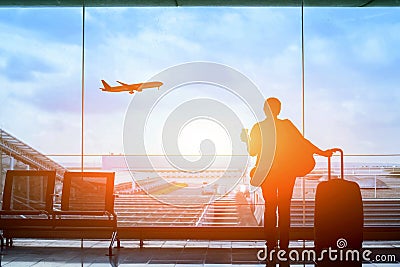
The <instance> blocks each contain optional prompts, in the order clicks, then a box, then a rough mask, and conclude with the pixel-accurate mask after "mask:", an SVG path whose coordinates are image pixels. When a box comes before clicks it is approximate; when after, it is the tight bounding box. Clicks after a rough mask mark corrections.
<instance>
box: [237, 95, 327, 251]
mask: <svg viewBox="0 0 400 267" xmlns="http://www.w3.org/2000/svg"><path fill="white" fill-rule="evenodd" d="M280 111H281V102H280V101H279V99H277V98H275V97H271V98H268V99H267V100H266V101H265V103H264V113H265V115H266V119H265V120H263V121H261V122H258V123H256V124H255V125H254V126H253V127H252V129H251V132H250V136H248V131H247V129H243V131H242V134H241V139H242V141H244V142H246V144H247V150H248V152H249V155H250V156H257V161H256V167H255V168H253V170H252V172H251V174H250V176H253V175H258V176H260V173H261V176H262V179H261V180H260V182H259V186H261V189H262V194H263V197H264V201H265V212H264V230H265V236H266V240H267V248H268V251H271V249H277V248H278V239H277V229H276V224H277V221H278V228H279V237H280V238H279V239H280V242H279V248H280V249H282V250H288V248H289V231H290V202H291V199H292V193H293V187H294V184H295V181H296V177H298V176H304V175H306V174H307V173H309V172H310V171H311V170H312V169H313V168H314V166H315V161H314V158H313V155H314V154H318V155H321V156H325V157H330V156H332V153H333V151H332V150H330V149H328V150H325V151H323V150H321V149H319V148H318V147H317V146H315V145H314V144H312V143H311V142H310V141H309V140H307V139H305V138H304V137H303V135H302V134H301V133H300V132H299V130H298V129H297V128H296V126H295V125H294V124H293V123H292V122H291V121H290V120H288V119H284V120H282V119H279V118H278V115H279V113H280ZM277 209H278V216H279V217H278V218H277V214H276V210H277ZM278 219H279V220H278Z"/></svg>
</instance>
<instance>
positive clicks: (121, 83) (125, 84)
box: [117, 81, 129, 86]
mask: <svg viewBox="0 0 400 267" xmlns="http://www.w3.org/2000/svg"><path fill="white" fill-rule="evenodd" d="M117 83H119V84H120V85H123V86H129V84H127V83H123V82H120V81H117Z"/></svg>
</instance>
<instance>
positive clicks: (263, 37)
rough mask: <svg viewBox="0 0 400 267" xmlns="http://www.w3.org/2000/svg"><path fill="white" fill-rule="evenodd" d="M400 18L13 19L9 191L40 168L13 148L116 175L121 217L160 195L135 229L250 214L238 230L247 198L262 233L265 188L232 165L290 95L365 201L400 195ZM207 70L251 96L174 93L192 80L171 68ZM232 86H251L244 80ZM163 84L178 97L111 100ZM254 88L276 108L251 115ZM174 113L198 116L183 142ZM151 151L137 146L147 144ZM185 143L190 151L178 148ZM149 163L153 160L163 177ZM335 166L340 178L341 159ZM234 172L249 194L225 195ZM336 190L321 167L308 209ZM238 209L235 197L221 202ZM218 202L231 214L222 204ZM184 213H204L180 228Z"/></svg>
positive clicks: (150, 13) (215, 90) (365, 12)
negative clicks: (16, 178) (171, 127)
mask: <svg viewBox="0 0 400 267" xmlns="http://www.w3.org/2000/svg"><path fill="white" fill-rule="evenodd" d="M83 14H84V16H83ZM399 17H400V9H399V8H358V9H355V8H309V7H305V8H304V16H303V21H304V24H303V25H302V9H301V8H300V7H293V8H270V7H265V8H245V7H240V8H229V7H220V8H217V7H190V8H188V7H180V8H175V7H168V8H165V7H152V8H143V7H140V8H137V7H135V8H133V7H124V8H103V7H100V8H93V7H90V8H88V7H86V8H83V7H77V8H2V9H0V37H1V38H0V39H1V40H2V41H1V42H0V70H1V71H0V87H1V89H0V128H1V141H2V144H3V146H2V153H1V162H0V163H1V169H2V179H1V180H0V181H1V184H0V185H1V187H3V182H4V174H5V170H7V169H12V168H15V169H27V168H40V166H36V165H35V166H34V165H32V164H29V163H27V162H26V161H23V160H21V159H19V158H17V157H16V156H14V155H13V154H12V153H11V152H10V147H8V148H7V149H8V150H7V149H6V147H5V146H4V144H5V143H6V142H8V143H7V144H11V145H12V146H13V147H12V148H16V147H19V149H21V151H20V153H25V154H29V155H33V154H36V153H39V154H40V157H41V159H42V160H48V161H50V162H52V164H54V165H52V166H54V167H57V168H59V167H61V168H63V169H65V170H81V169H85V170H102V171H115V172H116V181H115V190H116V193H118V194H120V195H121V198H119V199H117V201H116V203H117V204H116V205H117V211H119V212H122V211H124V210H123V209H120V207H121V206H122V205H121V204H123V203H125V204H126V203H128V204H129V205H132V207H133V209H136V208H135V205H136V204H137V203H139V202H140V201H139V202H135V201H136V200H135V199H134V198H130V197H129V196H132V195H134V196H135V197H137V198H139V200H140V198H145V197H147V196H146V194H145V193H149V194H150V195H151V196H152V197H154V196H155V198H148V199H146V201H147V200H148V201H150V202H146V201H142V203H145V204H144V205H147V206H149V207H153V210H152V212H153V213H152V214H151V216H150V217H146V218H147V219H143V218H139V217H137V218H135V219H133V218H132V217H129V216H128V217H126V218H122V217H121V218H122V219H121V222H120V225H121V226H133V225H141V224H148V223H151V224H153V225H165V224H168V223H170V224H171V223H172V224H173V225H196V226H201V225H215V226H218V225H225V224H224V223H226V225H239V224H238V223H237V220H236V219H237V218H236V217H235V218H236V219H233V221H229V219H226V220H227V221H224V219H222V220H221V219H218V218H217V217H218V216H217V215H216V214H217V213H218V211H219V210H220V209H221V206H222V207H225V208H227V209H228V208H231V207H233V209H234V210H232V209H230V210H229V209H228V211H227V214H230V215H232V214H236V215H238V213H237V212H239V210H240V209H239V208H238V207H240V205H239V206H237V205H236V204H237V202H235V201H237V198H235V196H237V195H240V196H242V197H243V199H245V201H244V202H243V203H247V202H246V201H248V203H252V204H257V205H258V206H257V205H256V206H253V208H255V209H253V210H251V212H252V213H253V214H255V217H256V221H258V222H260V218H261V217H262V211H261V210H260V209H259V208H260V207H263V202H262V198H261V194H260V190H258V191H256V192H255V193H252V194H250V195H249V194H248V189H249V186H248V180H249V178H248V171H249V169H247V170H246V167H248V168H251V167H252V164H253V163H254V162H252V161H251V162H250V163H249V164H247V165H243V166H241V167H240V168H238V169H231V170H229V172H226V171H225V170H224V167H225V165H224V164H226V162H228V161H229V160H228V159H227V158H234V159H237V158H240V157H241V156H245V157H247V152H246V151H245V148H244V144H243V143H242V144H241V149H242V150H238V151H242V152H243V153H242V154H240V153H237V151H235V152H232V151H233V149H232V147H234V146H235V142H240V141H237V140H239V136H240V132H241V130H242V129H241V128H242V127H243V128H247V129H250V128H251V127H252V125H253V124H254V123H255V122H256V121H257V120H259V119H260V118H263V110H262V109H263V102H264V99H265V98H267V97H270V96H275V97H278V98H279V99H280V100H281V102H282V112H281V118H289V119H290V120H291V121H292V122H293V123H294V124H295V125H296V126H297V127H298V129H299V130H300V131H301V132H304V133H305V136H306V138H308V139H309V140H311V141H312V142H313V143H314V144H316V145H317V146H318V147H320V148H322V149H327V148H331V147H340V148H343V150H344V152H345V154H346V156H345V168H346V170H345V175H346V178H347V179H350V180H353V181H356V182H357V183H358V184H359V185H360V187H361V189H362V195H363V197H364V198H365V199H367V198H385V199H387V198H399V190H400V186H399V184H398V181H397V180H398V175H399V172H400V171H399V168H400V167H399V165H400V163H399V157H400V154H399V150H398V149H399V147H400V141H399V139H398V133H399V131H400V128H399V127H400V126H399V125H400V123H399V122H400V115H399V114H400V106H399V101H400V93H399V90H398V84H400V76H399V75H398V69H399V64H400V50H399V49H397V48H398V47H399V45H400V37H399V36H400V20H399ZM83 20H84V21H83ZM302 27H303V29H304V35H303V36H302ZM302 37H304V47H302ZM302 48H304V54H302ZM302 59H304V66H305V68H304V69H302ZM191 62H197V63H199V62H200V63H205V62H206V63H217V64H218V65H219V66H226V68H227V69H229V70H231V72H229V71H228V72H223V73H222V74H221V73H218V72H214V70H213V69H212V67H210V68H209V69H207V68H205V69H204V68H203V69H198V70H200V72H201V73H200V74H204V75H205V76H207V75H209V76H210V77H211V78H210V79H211V80H212V81H215V80H218V79H219V80H220V81H226V82H228V83H229V84H230V85H232V86H233V87H235V86H236V87H237V88H239V89H237V91H236V94H234V93H232V92H231V91H229V90H226V88H225V87H224V86H223V84H222V85H221V84H216V83H215V82H208V83H204V81H202V80H196V81H191V82H192V83H185V82H183V83H182V84H179V86H175V87H173V86H172V87H170V85H169V84H168V82H169V81H170V80H171V79H172V80H174V79H175V80H179V81H186V80H185V79H189V76H190V75H188V73H187V72H185V71H180V72H175V73H174V75H175V76H174V77H171V76H169V75H167V74H165V73H168V72H166V70H169V69H170V68H171V67H174V66H180V65H181V64H184V63H191ZM235 71H236V72H235ZM303 71H304V72H303ZM203 72H204V73H203ZM232 73H241V74H242V75H243V77H246V78H243V80H240V79H237V76H232ZM191 74H193V73H191ZM302 74H304V78H305V80H304V81H305V83H304V85H305V86H304V88H303V87H302ZM163 75H164V76H163ZM205 76H202V77H205ZM241 77H242V76H241ZM154 79H155V80H157V81H160V82H163V83H164V85H161V86H154V87H155V88H147V89H143V91H140V90H139V91H134V92H133V94H130V93H129V92H128V91H122V92H107V91H104V90H101V88H105V89H107V88H106V87H107V86H110V88H111V89H112V88H115V87H117V86H121V87H119V88H122V89H124V88H125V89H126V88H127V86H126V85H124V83H126V84H129V85H131V84H138V83H142V82H148V81H154ZM102 80H104V81H105V83H107V84H105V83H103V82H102ZM175 80H174V81H175ZM244 80H246V81H250V82H252V83H254V85H255V86H257V95H258V96H260V97H259V98H258V99H256V100H255V102H254V103H256V104H255V105H253V106H251V108H250V110H249V107H248V106H246V104H248V103H247V102H246V101H247V100H248V99H246V98H245V97H244V96H245V95H246V94H252V93H249V92H251V90H253V89H250V88H247V87H246V86H247V85H248V84H246V83H244V82H243V81H244ZM117 81H119V82H121V83H119V82H117ZM157 87H159V88H157ZM228 87H229V86H228ZM131 88H132V87H131ZM108 89H109V88H108ZM136 89H138V88H136ZM157 89H159V90H157ZM303 89H304V91H302V90H303ZM246 90H247V92H246ZM237 92H240V93H237ZM157 94H158V95H157ZM156 95H157V96H159V99H158V100H159V101H157V102H155V104H154V105H153V109H152V110H153V113H151V114H150V115H149V116H147V117H146V118H145V119H146V120H147V121H146V122H147V124H148V128H146V129H145V130H144V132H145V134H144V135H143V136H141V135H135V134H133V135H131V136H129V134H130V133H131V132H128V133H127V132H126V129H131V128H132V127H133V128H135V125H133V126H132V125H130V124H129V123H132V120H133V119H135V116H134V115H135V114H137V115H141V114H142V113H141V112H142V111H143V110H145V108H146V101H149V100H148V99H151V98H152V97H153V96H156ZM205 99H206V100H207V101H209V102H207V101H205ZM194 100H199V102H196V101H194ZM211 100H212V101H211ZM191 101H192V102H191ZM201 101H203V102H201ZM204 101H205V102H204ZM184 103H188V104H186V108H187V109H185V107H184V106H182V105H183V104H184ZM202 103H206V104H202ZM207 103H208V104H207ZM216 103H218V104H221V106H216V105H215V104H216ZM303 103H304V106H303ZM216 107H217V108H216ZM303 108H304V110H305V113H303ZM195 109H199V110H200V109H201V110H205V111H209V112H211V111H213V109H215V110H217V111H218V112H216V113H212V112H211V113H210V114H215V117H213V116H212V115H208V116H205V115H204V114H203V115H202V116H199V115H196V114H197V113H193V114H194V115H193V116H192V117H190V116H189V115H190V114H192V113H191V112H193V110H195ZM227 110H228V111H232V114H234V115H235V116H237V117H239V119H240V122H241V123H242V124H243V125H241V126H240V127H237V129H236V130H235V131H229V129H230V128H229V127H233V125H236V124H235V122H233V121H232V123H231V121H229V120H226V121H225V122H227V123H226V124H224V123H221V122H219V121H218V118H220V116H221V117H223V115H224V114H225V113H224V112H227ZM252 111H254V113H255V115H254V114H252ZM135 112H138V113H135ZM226 114H228V113H226ZM229 114H231V113H229ZM174 116H176V119H175V120H182V121H183V118H186V119H187V118H189V119H187V120H186V121H183V122H184V123H183V124H181V125H180V126H179V127H180V128H179V131H176V133H177V135H176V136H173V137H174V138H175V139H176V140H175V139H174V138H172V139H171V138H170V139H168V138H167V137H168V135H167V136H165V135H163V131H164V130H165V129H164V128H165V124H166V122H168V119H169V118H175V117H174ZM185 116H186V117H185ZM188 116H189V117H188ZM257 116H258V117H257ZM137 117H140V116H137ZM232 118H236V117H234V116H233V115H232ZM303 122H304V129H303ZM238 125H239V124H238ZM141 126H142V125H141ZM129 127H131V128H129ZM227 129H228V130H227ZM133 133H136V132H135V131H133ZM174 133H175V132H174ZM127 134H128V137H127ZM127 139H128V140H129V139H130V140H135V139H138V140H139V141H140V142H142V143H144V145H145V146H146V148H148V150H140V149H137V150H130V149H128V150H127V147H126V145H127V144H126V142H127V141H126V140H127ZM142 139H146V140H142ZM203 141H205V142H203ZM209 141H211V143H213V144H210V142H209ZM140 142H134V141H132V144H131V146H135V145H136V144H139V143H140ZM165 142H166V143H165ZM171 143H176V147H177V148H179V149H177V150H168V146H169V144H171ZM213 145H214V147H213ZM213 149H215V150H213ZM132 151H134V152H132ZM171 151H172V152H176V153H172V152H171ZM13 153H14V152H13ZM208 153H209V154H208ZM126 154H128V155H126ZM176 154H179V155H176ZM232 154H234V155H233V156H232ZM244 154H246V155H244ZM202 155H203V156H204V155H205V158H203V159H205V161H207V160H209V159H210V158H211V159H212V160H211V161H210V164H209V165H207V164H205V165H204V166H206V168H205V169H204V170H203V171H199V169H196V168H198V166H197V165H196V164H192V165H190V164H191V163H192V162H195V163H199V164H200V163H202V161H201V160H199V159H202V158H201V157H202ZM125 156H127V157H125ZM167 156H168V157H167ZM180 156H181V158H180V160H184V161H185V162H186V163H187V164H189V165H190V166H192V167H193V168H192V169H191V167H188V168H184V169H182V168H177V165H176V161H175V160H176V158H174V157H180ZM213 157H215V158H213ZM145 158H150V163H151V164H152V168H151V169H149V168H148V165H146V164H148V162H146V159H145ZM333 161H334V173H333V175H334V176H337V175H338V173H339V168H338V166H339V164H338V158H337V157H335V158H334V160H333ZM129 162H134V166H135V167H134V168H132V166H130V165H129ZM200 165H201V164H200ZM204 166H203V167H204ZM223 175H226V177H227V178H232V179H236V180H237V183H235V186H227V185H225V184H220V183H218V180H219V178H221V176H223ZM132 178H134V179H133V180H132ZM324 179H326V159H325V158H320V157H317V166H316V169H315V170H314V172H313V173H311V174H310V175H308V176H307V177H306V178H299V179H297V182H296V186H295V190H294V193H293V198H294V199H295V201H296V203H297V204H299V203H300V204H299V205H304V203H305V201H306V200H307V201H311V202H312V201H313V200H314V197H315V190H316V186H317V184H318V183H319V182H320V181H322V180H324ZM138 180H140V181H141V183H138ZM231 189H233V190H231ZM194 196H197V198H196V197H194ZM223 196H225V198H226V199H225V200H220V198H221V197H223ZM132 199H134V200H132ZM157 199H158V200H159V201H157ZM215 199H219V200H218V201H220V202H219V204H214V203H212V204H210V203H208V201H209V200H215ZM243 199H242V200H243ZM299 200H302V201H303V202H301V201H299ZM130 201H131V202H130ZM152 201H155V202H152ZM204 201H205V202H204ZM192 202H193V203H192ZM197 202H198V203H200V204H202V205H197V206H196V209H193V210H192V211H190V210H186V211H185V212H182V210H178V211H176V212H177V213H176V214H175V213H173V212H172V213H173V214H172V215H171V216H170V217H168V218H165V217H164V218H161V217H157V216H156V215H157V213H159V209H157V207H162V208H164V209H167V208H168V209H171V204H172V206H173V208H176V207H175V206H177V205H178V206H179V205H189V204H198V203H197ZM149 203H150V204H149ZM205 203H206V204H207V205H205ZM297 204H296V205H297ZM118 205H120V206H118ZM152 205H153V206H152ZM157 205H158V206H157ZM163 205H167V206H163ZM235 205H236V206H235ZM241 205H242V204H241ZM246 205H247V204H246ZM125 207H126V205H125ZM137 208H138V209H143V208H145V207H144V206H143V204H142V206H140V205H139V206H138V207H137ZM118 209H119V210H118ZM303 211H304V213H303ZM303 211H301V213H302V216H303V217H301V216H300V215H299V216H300V217H301V218H300V217H299V216H297V217H296V218H297V220H298V221H296V222H297V223H299V224H302V225H304V224H307V223H310V222H306V221H305V212H312V211H310V210H307V211H305V207H304V206H303ZM135 212H136V211H135ZM178 213H179V214H182V213H187V215H188V216H187V217H184V218H178V217H179V216H178V215H177V214H178ZM236 215H235V216H236ZM232 216H233V215H232ZM232 216H227V218H228V217H232ZM233 217H234V216H233ZM138 218H139V219H138ZM299 218H300V219H299ZM235 220H236V221H235ZM251 223H253V224H255V222H254V221H252V222H251Z"/></svg>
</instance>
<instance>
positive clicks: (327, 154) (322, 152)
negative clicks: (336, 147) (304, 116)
mask: <svg viewBox="0 0 400 267" xmlns="http://www.w3.org/2000/svg"><path fill="white" fill-rule="evenodd" d="M288 121H289V123H290V124H291V128H292V129H293V131H295V132H296V133H295V134H296V135H297V136H299V138H301V139H302V140H303V141H304V142H305V145H306V146H308V147H309V148H310V150H311V151H313V152H314V153H315V154H317V155H320V156H324V157H331V156H332V154H333V150H332V149H327V150H322V149H320V148H319V147H317V146H316V145H314V144H313V143H311V141H310V140H308V139H307V138H305V137H304V136H303V135H302V134H301V133H300V131H299V130H298V129H297V127H296V126H295V125H294V124H293V123H292V122H291V121H290V120H288Z"/></svg>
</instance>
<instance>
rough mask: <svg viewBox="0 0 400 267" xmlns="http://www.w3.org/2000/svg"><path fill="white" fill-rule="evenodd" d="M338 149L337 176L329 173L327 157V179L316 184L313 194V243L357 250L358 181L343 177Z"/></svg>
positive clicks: (361, 218)
mask: <svg viewBox="0 0 400 267" xmlns="http://www.w3.org/2000/svg"><path fill="white" fill-rule="evenodd" d="M335 152H340V174H341V175H340V179H332V177H331V158H330V157H329V158H328V181H324V182H321V183H319V184H318V186H317V191H316V196H315V215H314V245H315V250H316V252H319V253H320V252H321V251H322V250H323V249H329V247H331V248H332V249H336V250H338V249H343V250H348V249H352V250H360V249H361V247H362V241H363V225H364V215H363V204H362V198H361V191H360V187H359V185H358V184H357V183H355V182H352V181H346V180H345V179H344V163H343V151H342V150H341V149H335Z"/></svg>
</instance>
